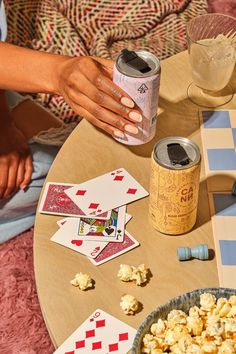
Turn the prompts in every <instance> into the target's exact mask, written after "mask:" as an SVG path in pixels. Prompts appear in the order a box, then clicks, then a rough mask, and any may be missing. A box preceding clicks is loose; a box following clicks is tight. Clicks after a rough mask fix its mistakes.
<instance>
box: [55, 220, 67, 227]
mask: <svg viewBox="0 0 236 354" xmlns="http://www.w3.org/2000/svg"><path fill="white" fill-rule="evenodd" d="M67 219H70V218H63V219H61V220H57V225H58V226H59V227H61V226H62V225H64V224H65V223H66V221H67Z"/></svg>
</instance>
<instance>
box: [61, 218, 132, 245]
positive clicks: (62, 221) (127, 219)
mask: <svg viewBox="0 0 236 354" xmlns="http://www.w3.org/2000/svg"><path fill="white" fill-rule="evenodd" d="M68 219H70V217H68V218H63V219H60V220H57V225H58V226H59V227H61V226H62V225H64V224H65V223H66V221H67V220H68ZM96 219H97V218H96ZM131 219H132V215H130V214H128V213H126V214H125V224H127V223H128V222H129V221H130V220H131ZM98 239H99V238H96V239H95V240H97V241H98ZM82 240H83V238H82ZM89 240H91V239H90V238H89Z"/></svg>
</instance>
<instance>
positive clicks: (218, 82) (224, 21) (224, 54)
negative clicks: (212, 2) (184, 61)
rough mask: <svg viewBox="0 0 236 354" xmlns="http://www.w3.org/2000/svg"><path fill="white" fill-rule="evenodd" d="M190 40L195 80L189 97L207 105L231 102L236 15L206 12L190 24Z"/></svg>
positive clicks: (190, 55)
mask: <svg viewBox="0 0 236 354" xmlns="http://www.w3.org/2000/svg"><path fill="white" fill-rule="evenodd" d="M187 41H188V52H189V59H190V65H191V69H192V79H193V82H192V83H191V84H190V85H189V87H188V91H187V93H188V97H189V99H190V100H191V101H192V102H194V103H195V104H197V105H198V106H203V107H218V106H221V105H223V104H225V103H227V102H229V101H230V100H231V99H232V97H233V94H234V92H233V89H232V87H231V86H230V85H229V81H230V78H231V76H232V73H233V71H234V66H235V62H236V18H234V17H230V16H227V15H222V14H217V13H216V14H206V15H202V16H198V17H195V18H193V19H192V20H191V21H189V22H188V24H187Z"/></svg>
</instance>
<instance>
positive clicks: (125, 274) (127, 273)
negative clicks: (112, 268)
mask: <svg viewBox="0 0 236 354" xmlns="http://www.w3.org/2000/svg"><path fill="white" fill-rule="evenodd" d="M132 274H133V270H132V267H131V266H129V265H128V264H121V265H120V269H119V271H118V274H117V276H118V278H119V279H120V280H122V281H130V280H131V277H132Z"/></svg>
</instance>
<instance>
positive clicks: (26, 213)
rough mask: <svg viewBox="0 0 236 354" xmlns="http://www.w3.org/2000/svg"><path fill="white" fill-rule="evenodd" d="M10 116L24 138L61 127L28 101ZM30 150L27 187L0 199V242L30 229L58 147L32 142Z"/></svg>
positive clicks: (50, 116)
mask: <svg viewBox="0 0 236 354" xmlns="http://www.w3.org/2000/svg"><path fill="white" fill-rule="evenodd" d="M14 95H15V93H13V94H12V93H11V97H10V100H8V101H9V106H10V107H11V106H14V104H13V103H14ZM16 97H17V96H16ZM16 97H15V99H16ZM18 98H19V97H18ZM12 116H13V119H14V122H15V124H16V126H17V127H18V129H20V130H21V131H22V132H23V134H24V135H25V136H26V137H27V139H31V138H32V137H34V136H35V135H37V134H38V133H40V132H41V131H42V130H43V131H45V130H48V129H50V128H60V127H61V126H63V124H62V123H61V122H60V121H59V120H58V119H56V118H55V117H54V116H52V115H51V114H50V113H49V112H47V111H46V110H45V109H43V108H41V107H40V106H38V105H37V104H35V103H34V102H33V101H31V100H26V101H23V102H20V103H19V105H17V106H16V107H15V108H14V109H13V110H12ZM30 149H31V154H32V159H33V174H32V178H31V182H30V184H29V186H28V187H27V188H26V190H25V191H22V190H19V191H18V192H17V193H15V194H14V195H13V196H12V197H11V198H8V199H0V243H2V242H5V241H7V240H9V239H11V238H12V237H14V236H16V235H17V234H19V233H21V232H23V231H25V230H27V229H29V228H30V227H32V226H33V224H34V219H35V211H36V207H37V203H38V199H39V196H40V192H41V189H42V186H43V183H44V181H45V178H46V176H47V173H48V170H49V168H50V166H51V164H52V162H53V160H54V158H55V156H56V154H57V152H58V150H59V147H58V146H50V145H45V144H38V143H32V144H30Z"/></svg>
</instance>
